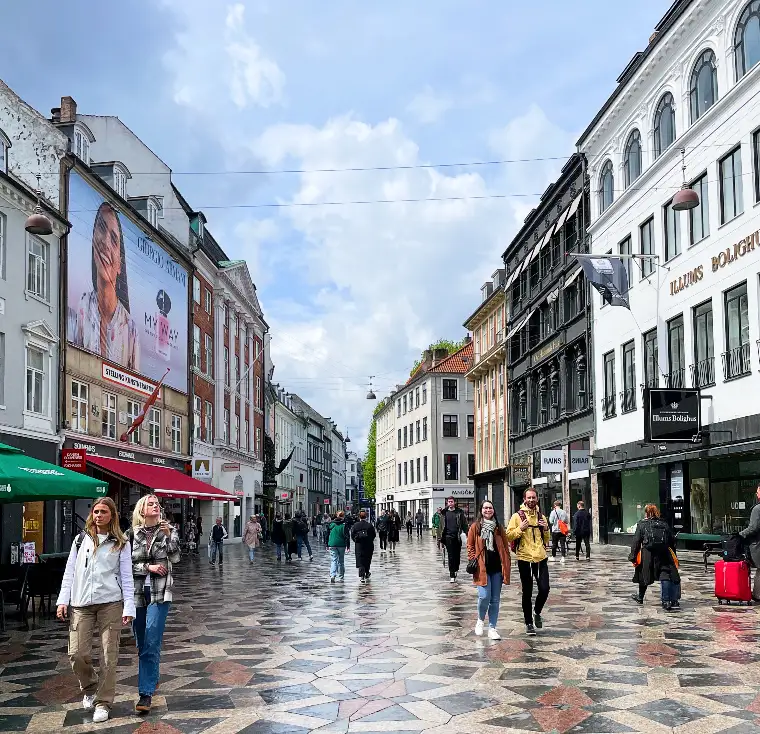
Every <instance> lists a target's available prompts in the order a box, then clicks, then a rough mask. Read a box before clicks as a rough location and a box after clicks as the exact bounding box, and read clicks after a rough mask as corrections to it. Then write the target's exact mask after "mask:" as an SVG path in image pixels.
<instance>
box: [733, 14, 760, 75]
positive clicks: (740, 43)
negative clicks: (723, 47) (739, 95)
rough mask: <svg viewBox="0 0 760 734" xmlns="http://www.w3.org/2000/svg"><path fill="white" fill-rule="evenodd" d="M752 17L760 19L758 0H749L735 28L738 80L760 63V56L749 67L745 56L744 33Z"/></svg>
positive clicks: (734, 42)
mask: <svg viewBox="0 0 760 734" xmlns="http://www.w3.org/2000/svg"><path fill="white" fill-rule="evenodd" d="M752 18H758V21H760V2H758V1H757V0H751V2H748V3H747V4H746V5H745V6H744V9H743V10H742V12H741V15H740V16H739V20H738V21H737V23H736V28H735V29H734V36H733V39H732V41H733V49H734V72H735V74H736V81H737V82H739V81H740V80H741V79H743V78H744V77H745V76H746V75H747V73H748V72H749V71H751V70H752V69H754V68H755V66H757V64H758V63H760V58H758V60H757V61H755V62H754V63H753V64H752V65H751V66H749V67H747V65H746V59H745V57H744V47H745V43H744V35H745V32H746V30H747V27H748V25H749V21H750V20H751V19H752ZM740 34H741V35H740ZM740 64H741V66H740Z"/></svg>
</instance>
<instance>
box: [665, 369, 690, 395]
mask: <svg viewBox="0 0 760 734" xmlns="http://www.w3.org/2000/svg"><path fill="white" fill-rule="evenodd" d="M665 385H666V386H667V387H669V388H670V389H671V390H680V389H681V388H682V387H684V386H685V385H686V368H685V367H681V369H680V370H673V371H672V372H670V373H669V374H667V375H665Z"/></svg>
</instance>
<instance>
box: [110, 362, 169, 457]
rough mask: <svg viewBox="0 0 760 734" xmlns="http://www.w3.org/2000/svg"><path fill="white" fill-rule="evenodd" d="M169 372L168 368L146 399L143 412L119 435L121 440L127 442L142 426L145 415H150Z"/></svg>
mask: <svg viewBox="0 0 760 734" xmlns="http://www.w3.org/2000/svg"><path fill="white" fill-rule="evenodd" d="M168 374H169V370H168V369H167V370H166V372H164V376H163V377H162V378H161V380H160V381H159V383H158V385H156V387H155V388H154V390H153V392H152V393H151V394H150V397H149V398H148V399H147V400H146V401H145V405H144V406H143V409H142V412H141V413H140V415H138V416H137V417H136V418H135V419H134V420H133V421H132V425H130V426H129V428H128V429H127V430H126V432H125V433H122V434H121V436H120V437H119V441H123V442H124V443H126V442H127V440H128V439H129V436H130V434H131V433H133V432H134V431H135V429H137V428H139V427H140V425H141V424H142V422H143V421H144V420H145V416H146V415H148V411H149V410H150V409H151V407H152V406H153V403H155V402H156V400H158V393H159V392H160V390H161V385H163V384H164V379H166V376H167V375H168Z"/></svg>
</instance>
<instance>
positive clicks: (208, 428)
mask: <svg viewBox="0 0 760 734" xmlns="http://www.w3.org/2000/svg"><path fill="white" fill-rule="evenodd" d="M203 407H204V408H205V409H206V411H205V414H204V416H203V430H204V433H205V436H204V438H205V440H206V443H213V442H214V405H213V403H211V402H210V401H208V400H204V406H203Z"/></svg>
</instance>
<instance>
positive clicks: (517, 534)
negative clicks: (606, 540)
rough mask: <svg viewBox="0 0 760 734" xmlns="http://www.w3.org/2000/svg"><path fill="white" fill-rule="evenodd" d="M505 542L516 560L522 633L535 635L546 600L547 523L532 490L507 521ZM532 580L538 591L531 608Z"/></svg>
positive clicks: (540, 624) (542, 623)
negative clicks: (523, 622)
mask: <svg viewBox="0 0 760 734" xmlns="http://www.w3.org/2000/svg"><path fill="white" fill-rule="evenodd" d="M507 538H508V539H509V541H510V543H512V551H513V552H514V554H515V555H516V556H517V570H518V571H519V572H520V584H521V585H522V610H523V618H524V620H525V632H526V633H527V634H529V635H535V634H536V629H541V628H542V627H543V626H544V622H543V618H542V617H541V612H542V611H543V608H544V604H546V600H547V599H548V598H549V562H548V559H547V557H546V546H547V545H548V544H549V523H548V522H547V521H546V518H545V517H543V516H542V515H541V510H539V509H538V493H537V492H536V490H535V489H533V488H532V487H530V488H529V489H526V490H525V493H524V494H523V504H522V505H520V509H519V510H518V511H517V512H516V513H515V514H514V515H512V517H511V519H510V521H509V525H508V526H507ZM534 579H535V581H536V586H537V588H538V593H537V594H536V602H535V605H533V604H532V600H533V580H534Z"/></svg>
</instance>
